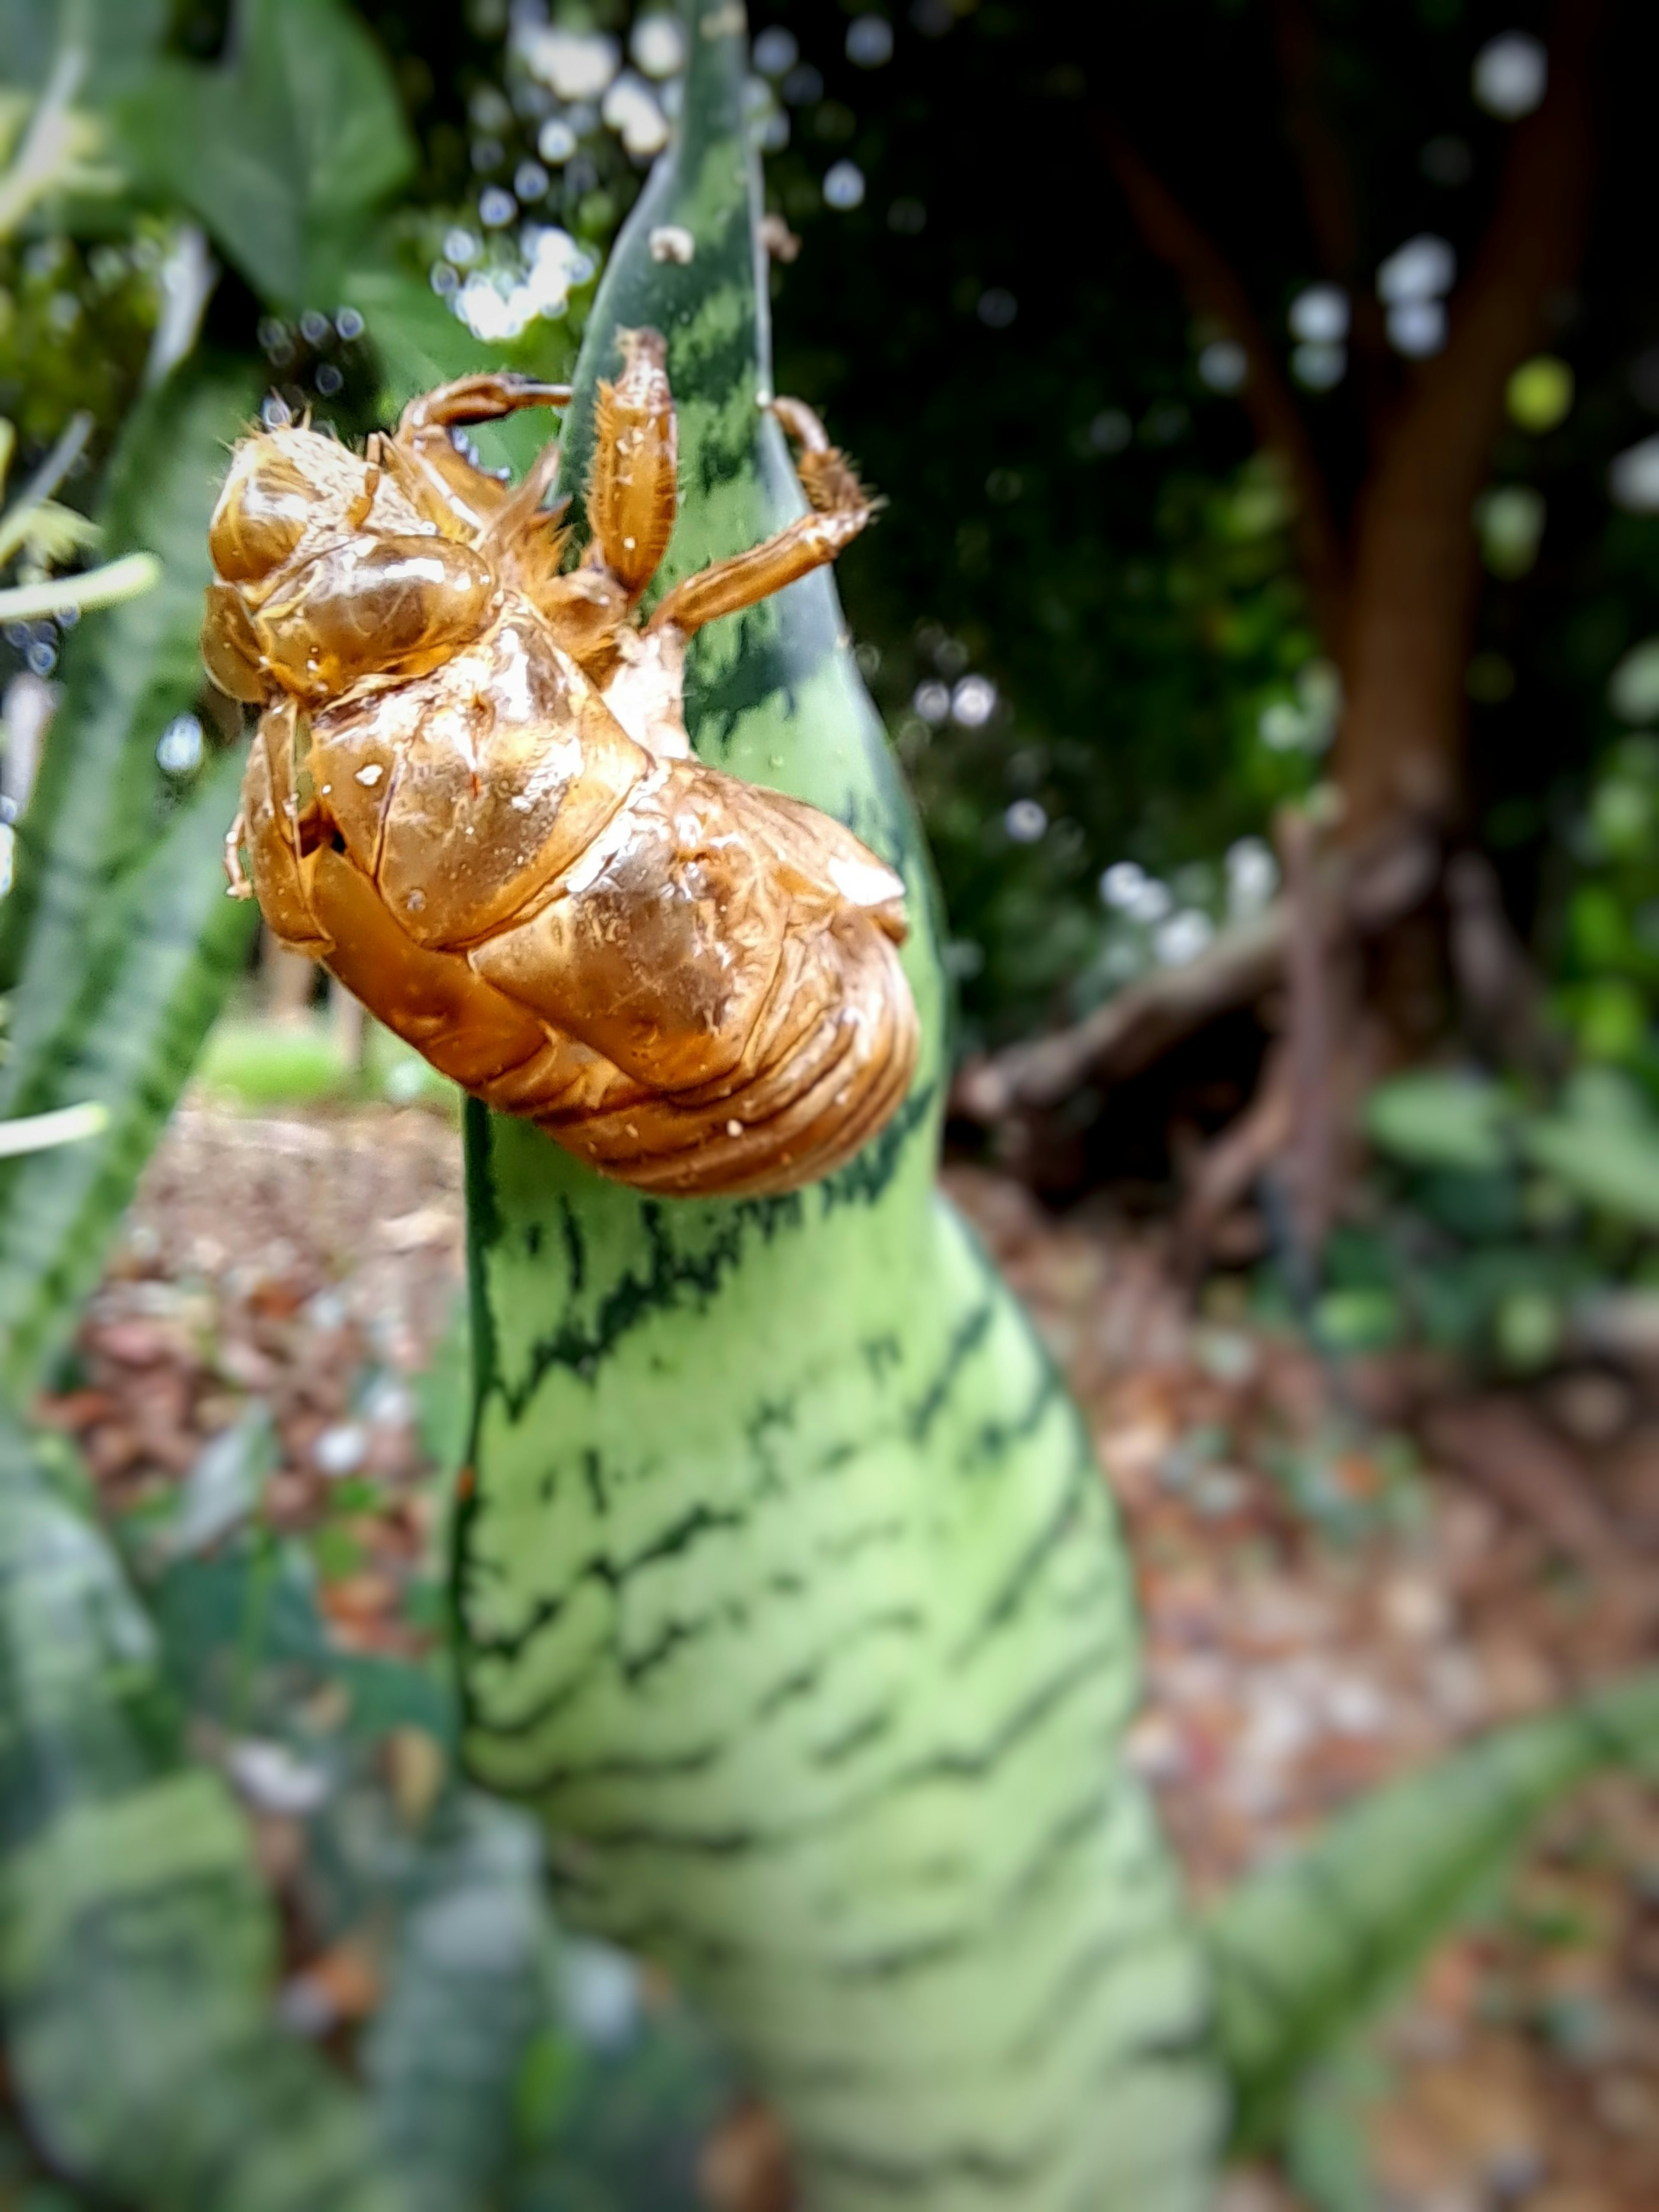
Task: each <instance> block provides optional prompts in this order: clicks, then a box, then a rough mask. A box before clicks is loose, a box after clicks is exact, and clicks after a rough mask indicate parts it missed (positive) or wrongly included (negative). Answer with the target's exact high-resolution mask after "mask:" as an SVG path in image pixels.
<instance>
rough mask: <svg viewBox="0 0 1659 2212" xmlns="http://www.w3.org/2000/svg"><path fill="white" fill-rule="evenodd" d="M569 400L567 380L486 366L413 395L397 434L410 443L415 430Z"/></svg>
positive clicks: (492, 419) (481, 419)
mask: <svg viewBox="0 0 1659 2212" xmlns="http://www.w3.org/2000/svg"><path fill="white" fill-rule="evenodd" d="M569 402H570V386H568V384H542V383H539V382H538V380H536V378H534V377H533V376H515V375H513V374H512V373H511V372H510V371H508V370H506V369H501V370H486V371H483V373H481V374H478V375H477V376H462V377H458V378H457V379H456V380H455V381H454V383H453V384H441V385H439V386H437V387H436V389H435V391H432V392H422V394H421V396H420V398H418V399H411V400H410V403H409V404H408V406H407V407H405V408H404V411H403V413H402V414H401V415H400V416H398V430H397V435H398V440H399V441H400V442H401V443H403V444H404V445H407V444H408V443H409V442H410V439H411V437H413V436H414V435H415V434H416V433H417V432H418V431H421V430H426V429H434V428H436V429H445V430H447V428H449V426H450V425H451V423H457V424H459V423H463V422H495V421H496V420H497V419H498V418H499V417H500V416H503V415H514V414H517V412H518V411H519V410H520V408H521V407H565V406H568V404H569Z"/></svg>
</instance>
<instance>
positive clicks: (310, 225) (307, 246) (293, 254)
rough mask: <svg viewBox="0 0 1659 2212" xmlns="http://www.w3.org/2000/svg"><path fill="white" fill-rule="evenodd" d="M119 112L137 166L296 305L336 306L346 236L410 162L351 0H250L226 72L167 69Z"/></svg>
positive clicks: (270, 293)
mask: <svg viewBox="0 0 1659 2212" xmlns="http://www.w3.org/2000/svg"><path fill="white" fill-rule="evenodd" d="M120 119H121V124H122V127H123V131H124V135H125V139H126V141H127V143H128V145H129V147H130V149H131V153H132V155H133V158H134V160H135V161H136V163H137V166H138V167H139V168H140V169H141V170H142V172H143V173H145V174H146V175H148V176H149V178H150V179H152V180H153V181H154V182H155V184H156V185H159V186H161V188H162V189H163V190H164V191H167V192H168V193H169V194H171V195H172V197H174V198H175V199H177V200H178V201H179V202H180V203H181V204H183V205H185V207H188V208H190V209H191V210H192V211H193V212H194V213H195V214H196V215H197V216H199V217H200V219H201V221H202V222H204V224H205V225H206V227H207V229H208V231H209V234H210V236H211V237H212V238H213V240H214V241H215V243H216V245H217V246H219V247H220V248H221V250H222V252H224V253H225V254H226V255H227V256H228V258H229V259H230V260H231V261H232V262H233V263H234V264H235V266H236V268H237V269H238V270H240V272H241V274H242V275H243V276H245V277H246V279H247V281H248V283H250V284H251V285H252V287H253V289H254V290H255V291H257V292H258V294H259V295H261V297H262V298H264V299H265V300H268V301H270V302H271V303H272V304H273V305H276V306H279V307H289V308H297V307H307V306H319V305H325V306H332V305H334V304H336V302H335V301H334V299H333V298H332V297H331V292H332V289H334V288H335V287H336V286H337V280H338V275H339V270H340V267H341V260H340V256H341V255H342V253H343V252H345V251H346V248H347V242H348V241H349V240H351V239H352V238H353V237H354V236H356V234H358V233H360V232H361V231H362V228H364V226H365V225H366V224H367V222H368V219H369V217H370V216H373V215H374V213H375V211H376V210H378V209H379V208H380V205H381V204H383V202H384V201H385V200H386V197H387V196H388V195H389V194H390V193H392V191H395V190H396V189H397V187H398V185H400V184H402V183H403V182H404V179H406V178H407V177H408V175H409V173H410V170H411V169H412V167H413V166H414V160H415V154H414V148H413V146H412V144H411V142H410V136H409V131H408V126H407V125H405V123H404V114H403V107H402V104H401V102H400V101H399V100H398V94H397V88H396V87H395V85H394V84H393V82H392V74H391V71H390V70H389V69H388V67H387V65H386V58H385V56H384V55H383V54H382V53H381V52H380V47H379V46H377V45H376V44H375V42H374V39H373V38H372V36H371V35H370V33H369V32H368V30H367V28H366V27H364V25H363V23H362V21H361V20H360V19H359V18H358V16H357V15H356V14H354V12H353V11H352V10H351V9H349V8H347V7H345V6H344V5H343V4H342V0H244V4H242V5H241V6H240V7H239V8H238V9H237V10H236V14H235V19H234V30H233V35H232V40H231V48H230V54H229V58H228V61H227V62H226V63H225V64H224V65H223V66H222V67H220V68H217V69H202V68H198V67H195V66H192V65H191V64H188V63H184V62H175V63H171V64H167V65H166V66H165V67H164V68H161V69H158V70H157V71H156V72H155V75H154V76H153V78H152V79H151V80H150V81H149V82H148V83H146V84H145V85H144V86H143V87H142V88H140V89H139V90H138V91H137V92H136V93H135V94H134V95H133V96H132V98H131V100H128V101H127V102H125V105H124V106H123V108H122V111H121V118H120Z"/></svg>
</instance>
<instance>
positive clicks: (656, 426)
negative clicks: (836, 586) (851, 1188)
mask: <svg viewBox="0 0 1659 2212" xmlns="http://www.w3.org/2000/svg"><path fill="white" fill-rule="evenodd" d="M622 344H623V372H622V374H621V375H620V376H619V377H618V379H617V382H616V383H615V385H614V386H613V385H609V384H601V385H600V386H599V404H598V414H597V422H596V453H597V459H596V460H595V463H594V468H593V477H592V483H591V484H590V486H589V491H588V513H589V519H590V521H591V524H592V542H591V544H589V546H588V548H587V550H586V553H585V555H584V556H583V557H582V559H581V561H580V563H579V565H577V566H575V567H574V568H567V567H566V566H565V565H564V563H563V561H562V554H563V550H564V533H563V532H562V527H561V519H562V513H563V507H564V503H563V502H560V503H558V504H556V505H555V506H552V507H549V506H548V505H546V504H545V503H544V502H545V501H546V497H547V494H548V492H549V490H550V488H551V487H552V485H553V483H554V482H555V481H556V471H557V463H558V455H557V449H556V447H548V448H547V449H546V450H545V451H544V453H543V454H542V456H541V458H540V459H538V461H537V463H536V464H535V465H534V466H533V467H532V469H531V471H529V473H528V475H527V476H526V478H525V480H524V482H523V483H520V484H519V485H517V486H516V487H514V486H512V485H510V484H508V483H503V482H501V481H500V480H498V479H497V478H496V477H493V476H491V475H489V474H488V473H487V472H485V471H483V470H482V469H481V468H480V467H478V466H477V465H476V464H475V462H474V461H473V460H472V459H470V458H469V455H468V451H467V448H466V441H465V439H464V438H461V437H457V436H454V435H452V433H453V432H459V430H460V429H461V428H462V426H463V425H465V424H466V423H469V422H482V421H484V420H487V419H489V418H490V417H493V416H501V415H505V414H508V413H510V412H512V411H513V410H517V409H519V408H523V407H537V406H549V407H558V406H562V405H563V404H565V402H566V401H567V400H568V398H569V393H568V390H567V389H566V388H565V387H564V386H551V385H545V384H538V383H533V382H531V381H529V380H525V379H522V378H517V377H513V376H510V375H501V374H487V375H479V376H473V377H468V378H465V379H464V380H462V381H460V382H459V383H456V384H450V385H446V386H442V387H441V389H439V390H438V391H436V392H428V393H427V394H426V396H425V397H424V398H420V399H416V400H415V401H414V402H412V403H411V404H410V406H409V407H408V408H406V409H405V410H404V415H403V417H402V420H401V421H400V422H399V423H398V428H397V429H396V431H395V432H394V433H392V435H390V436H386V437H380V436H377V437H372V438H371V439H370V440H369V441H368V451H367V453H365V454H363V455H362V456H359V455H356V454H354V453H351V452H349V451H348V449H347V448H346V447H343V446H342V445H340V444H338V443H337V441H334V440H332V439H331V438H327V437H324V436H321V435H318V434H317V433H314V432H313V431H311V430H310V429H307V428H290V427H283V428H273V429H270V430H265V431H262V432H259V433H258V434H256V435H252V436H250V437H248V438H246V439H245V440H244V441H242V442H241V443H240V445H239V446H238V447H237V448H236V450H235V453H234V456H233V459H232V461H231V466H230V472H229V476H228V479H227V481H226V483H225V488H224V490H223V492H222V495H221V497H220V500H219V504H218V507H217V509H216V512H215V514H214V518H213V523H212V528H211V532H210V544H211V549H212V554H213V564H214V569H215V572H216V579H215V581H214V582H213V583H212V584H211V585H210V587H209V591H208V606H207V617H206V621H205V623H204V628H203V632H202V650H203V654H204V659H205V660H206V663H207V665H208V668H209V671H210V673H211V674H212V676H213V678H214V679H215V681H216V683H218V684H221V685H222V687H223V688H224V690H227V691H228V692H230V693H231V694H232V695H233V696H235V697H237V698H239V699H244V700H248V701H252V702H257V703H258V705H259V706H260V707H262V708H263V710H264V711H263V713H262V714H261V716H260V720H259V725H258V733H257V735H256V737H255V739H254V743H253V749H252V755H251V757H250V758H249V762H248V766H247V773H246V777H245V779H244V781H243V786H242V811H241V813H240V815H239V816H238V817H237V820H236V823H235V824H234V827H233V828H232V830H231V832H230V835H229V837H228V840H227V866H228V871H229V873H230V878H231V886H232V889H233V890H234V892H235V893H236V894H237V895H238V896H244V897H246V896H256V897H257V898H258V901H259V904H260V906H261V908H263V910H264V915H265V919H266V921H268V922H269V924H270V927H271V929H272V930H273V931H274V932H275V933H276V936H277V937H278V938H279V939H281V940H282V941H283V943H284V944H286V945H289V946H291V947H293V948H294V949H295V951H301V952H306V953H309V954H311V955H312V956H313V957H315V958H317V959H319V960H320V961H322V962H323V963H325V965H326V966H327V967H328V968H329V969H331V971H332V973H333V974H334V975H337V977H338V978H339V979H340V981H342V982H343V984H344V985H345V986H346V987H347V988H348V989H349V990H350V991H352V992H353V993H355V994H356V996H357V997H358V998H359V999H361V1000H362V1002H363V1004H364V1005H365V1006H368V1008H369V1010H370V1011H371V1012H373V1013H374V1014H375V1015H376V1016H377V1017H378V1018H379V1019H380V1020H381V1021H382V1022H384V1023H385V1024H386V1026H387V1027H388V1028H389V1029H391V1030H394V1031H395V1032H396V1033H397V1034H398V1036H401V1037H404V1038H406V1039H407V1040H408V1042H410V1044H412V1045H414V1046H416V1048H418V1049H419V1050H420V1051H421V1052H422V1053H423V1054H425V1056H426V1057H427V1059H428V1060H430V1061H431V1062H432V1063H433V1065H434V1066H436V1067H438V1068H441V1070H442V1071H443V1073H445V1074H447V1075H449V1076H452V1077H453V1078H454V1079H455V1080H456V1081H457V1082H458V1083H459V1084H461V1085H464V1086H465V1088H466V1089H467V1090H468V1091H472V1092H473V1093H475V1094H476V1095H477V1097H480V1098H482V1099H483V1100H484V1101H485V1102H486V1103H488V1104H489V1105H491V1106H493V1107H496V1108H499V1109H501V1110H502V1111H504V1112H507V1113H513V1114H521V1115H527V1116H528V1117H529V1118H530V1119H532V1120H533V1121H536V1122H538V1124H539V1125H540V1126H541V1127H543V1128H544V1129H545V1130H546V1131H547V1132H548V1133H549V1134H550V1136H552V1137H554V1138H555V1139H557V1141H558V1142H559V1143H560V1144H562V1145H563V1146H566V1147H567V1148H568V1150H569V1151H571V1152H574V1153H576V1154H578V1155H579V1156H580V1158H583V1159H585V1160H586V1161H588V1162H590V1163H591V1164H592V1166H594V1167H595V1168H597V1169H598V1170H599V1171H600V1172H601V1173H602V1174H604V1175H607V1176H614V1177H617V1179H619V1180H620V1181H623V1182H629V1183H634V1184H636V1185H638V1186H640V1187H641V1188H647V1189H653V1190H661V1191H667V1192H674V1193H681V1194H691V1193H699V1192H706V1193H714V1192H721V1193H739V1192H742V1193H760V1192H775V1191H782V1190H788V1189H793V1188H796V1187H797V1186H798V1185H799V1184H801V1183H804V1182H810V1181H811V1180H812V1179H813V1178H815V1177H817V1176H822V1175H823V1174H825V1173H827V1172H828V1171H829V1170H830V1169H831V1168H834V1167H835V1166H836V1165H838V1164H840V1163H841V1162H842V1161H843V1160H845V1159H847V1158H848V1157H849V1156H850V1155H851V1154H852V1153H853V1152H855V1151H856V1150H857V1149H858V1148H859V1147H860V1146H861V1145H863V1144H864V1143H865V1142H866V1141H867V1139H869V1138H870V1137H871V1136H872V1135H873V1134H874V1133H875V1132H876V1131H877V1130H878V1129H879V1128H880V1127H882V1125H883V1123H884V1121H886V1120H887V1119H888V1117H889V1116H890V1115H891V1114H892V1112H893V1111H894V1109H896V1106H897V1105H898V1103H899V1102H900V1101H901V1099H902V1097H903V1096H904V1093H905V1091H906V1089H907V1087H908V1083H909V1079H910V1075H911V1073H912V1070H913V1067H914V1065H915V1053H916V1018H915V1007H914V1006H913V1003H912V1000H911V997H910V992H909V988H908V984H907V983H906V981H905V979H904V975H903V973H902V969H901V968H900V966H899V962H898V957H897V954H896V950H895V948H896V945H898V944H900V943H901V942H902V939H903V937H904V933H905V923H904V908H903V887H902V884H901V882H900V879H899V878H898V877H897V876H896V875H895V874H894V872H892V870H891V869H890V868H888V867H886V866H884V864H883V863H882V862H881V861H880V860H878V859H877V858H876V856H875V855H874V854H872V853H871V852H869V851H868V850H867V849H866V848H865V847H864V846H863V845H862V844H860V842H859V841H858V839H857V838H856V837H854V836H853V835H852V833H851V832H850V831H849V830H848V829H843V828H842V825H841V824H840V823H837V822H835V821H833V820H831V819H830V818H829V817H828V816H827V815H824V814H821V813H819V812H818V811H817V810H816V809H814V808H812V807H811V806H808V805H804V804H802V803H801V802H800V801H799V800H796V799H788V798H786V797H784V796H782V795H781V794H780V793H776V792H772V791H768V790H764V789H763V788H761V787H757V786H756V785H753V784H750V783H746V782H744V781H742V780H741V779H740V778H738V777H735V776H732V775H723V774H721V773H720V771H719V770H718V769H712V768H708V767H706V766H704V765H703V763H701V762H700V761H698V760H697V759H696V758H695V757H693V755H692V753H691V750H690V745H689V744H688V743H687V740H686V736H685V728H684V720H683V719H682V713H681V699H680V690H681V672H682V669H683V666H684V657H685V644H686V640H687V639H688V637H690V635H691V634H692V633H693V632H694V631H696V630H697V629H700V628H702V625H703V624H704V623H708V622H712V621H714V620H715V619H716V617H719V616H720V615H724V614H729V613H732V612H733V611H736V610H737V609H739V608H742V607H746V606H750V605H753V604H754V603H755V602H756V601H757V600H758V599H763V598H764V597H765V596H767V594H769V592H775V591H777V590H779V589H780V588H781V586H783V585H785V584H787V583H789V582H791V581H793V580H794V579H795V578H796V577H798V576H800V575H803V574H805V573H806V571H807V570H808V569H811V568H817V567H819V566H821V565H822V564H823V563H824V562H829V561H831V560H833V559H834V558H835V556H836V554H837V553H838V552H839V551H840V550H841V548H842V546H843V545H845V544H847V543H848V540H849V539H851V538H853V537H854V536H855V535H856V533H857V532H859V531H860V529H862V528H863V526H864V525H865V523H866V521H867V520H869V518H870V514H871V512H872V503H871V501H870V499H869V497H868V495H866V493H865V491H864V490H863V489H862V488H861V487H860V484H859V482H858V479H857V477H856V476H855V475H854V471H853V470H852V469H851V467H850V466H849V465H848V463H847V461H846V460H845V459H844V458H843V457H842V454H841V453H838V452H837V451H836V449H835V448H834V447H832V446H831V445H830V444H829V441H828V439H827V438H826V437H825V435H824V433H823V429H822V428H821V427H820V425H819V423H818V422H817V419H816V417H815V416H812V415H811V413H810V412H809V410H807V409H805V407H803V406H801V405H799V403H797V402H794V401H792V400H782V399H781V400H778V401H776V402H775V403H774V412H775V414H776V415H777V416H778V417H779V419H780V420H781V422H782V423H783V426H784V428H786V430H787V432H788V433H789V434H790V435H791V437H792V438H793V440H794V441H795V443H796V445H797V447H798V448H799V462H798V465H799V473H800V477H801V481H802V483H803V485H804V487H805V490H806V493H807V496H808V499H809V501H810V503H811V511H810V512H809V513H806V514H805V515H803V516H802V517H801V518H800V519H799V520H797V521H795V522H793V523H791V524H790V525H789V526H787V528H786V529H784V530H783V531H781V532H779V533H778V535H777V536H775V537H774V538H769V539H768V540H767V541H766V542H765V543H764V544H761V545H757V546H756V547H755V548H754V550H752V551H750V552H748V553H744V554H742V555H739V556H738V557H737V558H735V559H733V560H728V561H720V562H714V564H713V565H712V566H711V567H709V568H705V569H703V570H702V571H701V572H700V573H699V574H695V575H692V576H690V577H688V578H686V579H685V580H684V581H683V582H682V583H680V584H678V585H677V586H674V588H673V589H672V590H671V591H669V592H667V593H666V594H665V597H664V598H663V599H662V600H661V602H660V604H659V605H658V606H657V608H656V611H654V613H653V615H652V616H651V617H650V618H649V620H648V621H644V622H641V620H640V619H639V617H638V613H637V610H638V608H639V603H640V600H641V595H642V594H643V593H644V592H645V590H646V588H647V586H648V585H649V583H650V582H651V580H652V578H653V575H654V574H655V573H656V569H657V566H658V563H659V561H660V560H661V558H662V556H663V553H664V550H665V548H666V546H667V544H668V538H669V534H670V532H671V529H672V527H673V523H674V517H675V511H676V502H677V483H676V445H675V421H674V408H673V402H672V398H671V394H670V392H669V386H668V378H667V374H666V371H665V365H664V362H665V349H664V346H663V342H662V340H661V338H660V337H658V335H657V334H656V333H655V332H654V331H624V332H623V334H622Z"/></svg>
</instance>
